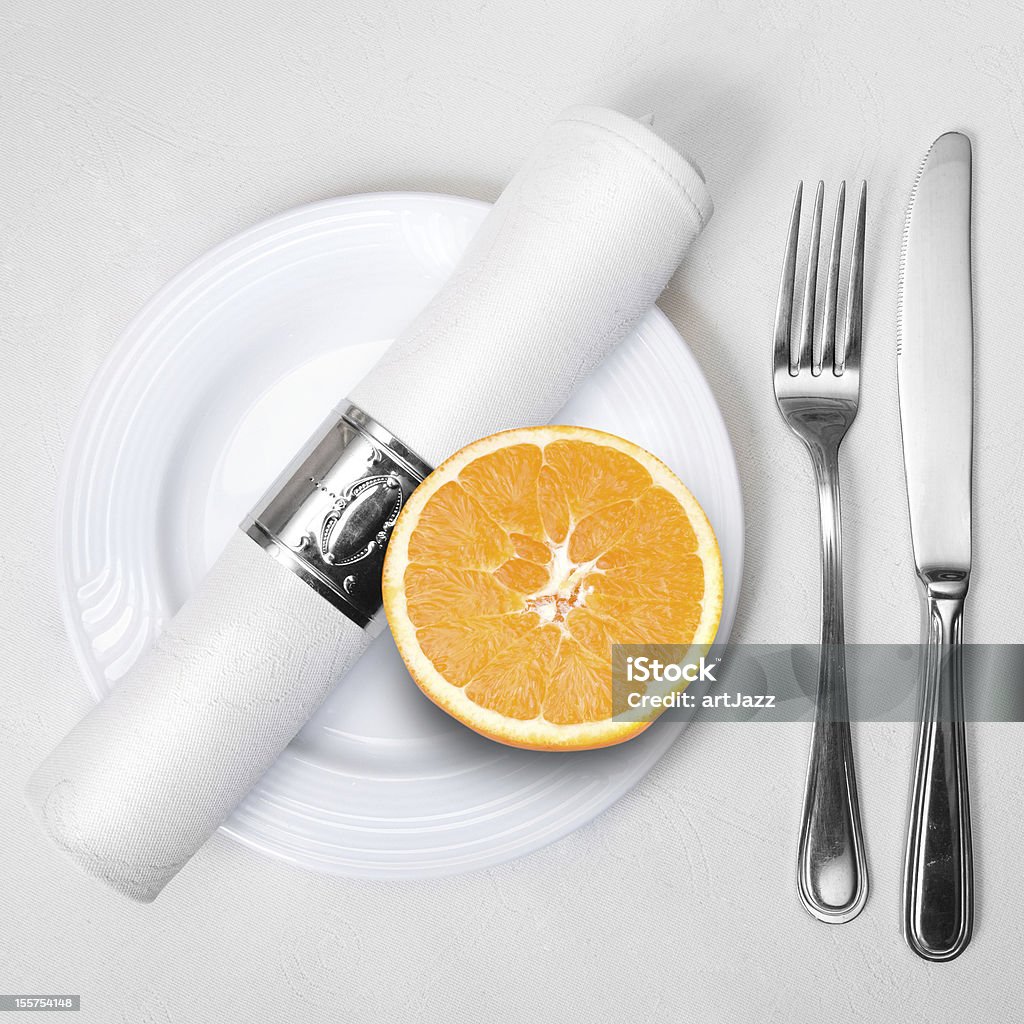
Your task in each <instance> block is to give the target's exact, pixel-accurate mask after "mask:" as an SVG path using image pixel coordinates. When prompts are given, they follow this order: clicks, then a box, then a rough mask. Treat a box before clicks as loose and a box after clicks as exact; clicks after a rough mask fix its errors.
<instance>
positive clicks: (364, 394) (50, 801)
mask: <svg viewBox="0 0 1024 1024" xmlns="http://www.w3.org/2000/svg"><path fill="white" fill-rule="evenodd" d="M711 209H712V207H711V200H710V197H709V195H708V192H707V189H706V187H705V185H704V182H703V179H702V178H701V176H700V174H699V172H698V171H697V170H696V169H695V168H694V167H693V166H692V165H691V164H690V163H689V162H687V160H685V159H684V158H683V157H681V156H680V155H679V154H678V153H677V152H676V151H675V150H674V149H673V148H672V147H671V146H669V145H668V144H667V143H666V142H665V141H663V140H662V139H661V138H659V137H658V136H657V135H655V134H654V133H653V132H652V131H651V130H650V129H649V128H647V127H645V126H644V125H642V124H640V123H638V122H636V121H633V120H631V119H630V118H628V117H625V116H624V115H622V114H618V113H616V112H614V111H611V110H605V109H601V108H595V107H575V108H572V109H570V110H568V111H566V112H565V113H564V114H562V115H561V116H560V117H559V118H558V120H557V121H555V122H554V123H553V124H552V125H551V126H550V127H549V128H548V130H547V131H546V132H545V134H544V135H543V137H542V139H541V141H540V144H539V145H538V147H537V148H536V150H535V151H534V152H533V154H532V156H531V157H530V159H529V161H528V162H527V163H526V165H525V166H524V167H523V168H522V169H521V170H520V171H519V173H518V174H517V175H516V176H515V177H514V178H513V179H512V181H511V183H510V184H509V186H508V187H507V188H506V189H505V191H504V192H503V193H502V195H501V197H500V198H499V200H498V201H497V203H496V204H495V206H494V208H493V210H492V211H491V212H490V214H489V215H488V217H487V219H486V220H485V222H484V224H483V225H482V226H481V228H480V230H479V232H478V233H477V235H476V237H475V238H474V240H473V242H472V243H471V245H470V247H469V250H468V251H467V253H466V255H465V256H464V258H463V259H462V261H461V262H460V264H459V266H458V268H457V269H456V270H455V272H454V273H453V275H452V277H451V279H450V280H449V281H448V282H447V283H446V285H445V286H444V288H443V289H442V290H441V292H440V293H439V294H438V296H437V297H436V298H435V299H434V300H433V301H432V302H431V303H430V304H429V305H428V306H427V308H426V309H425V310H424V311H423V312H422V313H421V314H420V316H419V317H417V319H416V320H415V322H414V323H413V324H412V325H411V326H410V327H409V328H408V329H407V330H406V331H405V332H404V333H403V334H402V336H401V337H400V338H398V340H396V341H395V343H394V344H393V345H392V346H391V347H390V348H389V349H388V351H387V353H386V354H385V356H384V358H383V359H382V361H381V362H380V363H379V364H378V366H377V367H375V368H374V370H373V371H372V372H371V373H370V374H369V375H368V376H367V377H366V378H365V379H364V380H363V381H362V382H361V383H360V384H359V385H358V387H356V389H355V390H354V392H352V394H351V396H350V397H351V399H352V401H354V402H355V404H356V405H358V406H359V407H360V408H361V409H362V410H363V411H364V412H366V413H368V414H369V415H370V416H372V417H373V418H374V419H375V420H376V421H377V422H379V423H381V424H383V425H384V426H385V427H386V428H387V429H388V430H389V431H391V433H392V434H394V435H395V436H397V437H398V438H399V439H400V440H401V441H403V442H404V443H405V444H406V445H408V446H409V447H410V448H412V449H413V451H415V452H416V453H417V454H418V455H419V456H420V457H421V458H422V459H424V460H425V461H427V462H428V463H431V464H433V465H436V464H438V463H439V462H440V461H442V460H443V459H444V458H445V457H447V456H448V455H450V454H451V453H452V452H453V451H455V450H456V449H458V448H460V447H462V446H463V445H464V444H467V443H468V442H470V441H472V440H475V439H476V438H478V437H482V436H484V435H486V434H490V433H493V432H495V431H497V430H501V429H504V428H507V427H513V426H522V425H524V424H532V423H545V422H547V421H549V420H550V418H551V417H552V416H553V415H554V414H555V413H556V412H557V411H558V410H559V409H560V408H561V406H562V405H563V404H564V403H565V401H566V399H567V398H568V397H569V395H570V394H571V392H572V390H573V388H574V387H575V386H576V385H577V383H578V382H579V381H581V380H582V379H583V378H584V377H585V376H586V375H587V374H588V373H589V372H590V371H591V370H592V369H593V368H594V367H595V366H596V365H597V364H598V363H599V362H600V361H601V360H602V359H603V358H604V357H605V356H606V355H607V354H608V352H609V351H610V350H611V349H612V348H613V347H614V346H615V344H616V343H617V342H619V341H620V340H622V339H623V338H624V337H625V336H626V335H627V334H628V333H629V332H630V331H631V330H632V329H633V328H634V327H635V326H636V324H637V322H638V321H639V320H640V319H641V318H642V317H643V316H644V315H645V313H646V312H647V311H648V310H649V309H650V307H651V306H652V305H653V304H654V301H655V300H656V299H657V297H658V295H659V294H660V293H661V291H662V289H663V288H664V287H665V284H666V283H667V282H668V280H669V278H670V277H671V276H672V274H673V273H674V272H675V270H676V268H677V267H678V266H679V263H680V262H681V260H682V258H683V255H684V253H685V252H686V250H687V248H688V247H689V245H690V244H691V242H692V241H693V240H694V239H695V238H696V236H697V235H698V234H699V233H700V231H701V229H702V228H703V227H704V224H705V223H706V222H707V219H708V218H709V217H710V215H711ZM342 397H343V396H340V395H339V400H340V399H341V398H342ZM367 642H368V636H367V634H366V633H365V632H364V631H363V630H362V629H360V628H359V627H358V626H356V625H355V624H354V623H353V622H352V621H350V620H349V619H348V618H346V617H345V615H344V614H343V613H342V612H341V611H339V610H337V609H336V608H335V607H334V605H332V604H330V603H329V602H328V601H327V600H325V599H324V598H323V597H321V596H320V595H319V594H317V593H316V592H315V591H314V590H313V589H312V588H311V587H309V586H308V585H307V584H306V583H305V582H303V581H302V580H300V579H299V578H298V576H296V575H294V574H293V573H292V572H291V571H289V570H288V569H287V568H285V567H283V566H282V565H281V564H279V563H278V562H277V561H275V560H274V559H273V558H271V557H269V556H268V554H267V553H266V552H265V551H264V550H263V549H262V548H261V547H260V546H259V545H257V544H256V543H255V542H254V541H253V540H251V539H250V538H249V537H248V536H246V535H245V534H243V533H241V532H240V533H239V534H237V535H236V536H235V537H234V538H233V539H232V540H231V542H230V543H229V545H228V547H227V549H226V551H225V552H224V554H223V555H222V556H221V558H220V559H219V560H218V562H217V563H216V565H215V566H214V567H213V569H211V571H210V573H209V574H208V575H207V577H206V578H205V579H204V581H203V583H202V584H201V586H200V588H199V590H198V591H197V593H196V594H195V595H194V596H193V597H192V598H191V599H190V600H189V601H188V602H187V603H186V604H185V606H184V607H183V608H182V610H181V611H180V612H179V613H178V615H177V616H176V617H175V618H174V619H173V621H172V622H171V623H170V624H169V625H168V626H167V628H166V629H165V631H164V633H163V634H162V636H161V637H160V639H159V641H158V642H157V644H156V645H155V646H154V647H153V649H152V650H151V651H150V652H148V653H147V654H146V655H144V656H143V657H142V658H141V659H140V660H139V663H138V664H137V665H136V666H135V667H134V668H133V669H132V670H131V672H129V673H128V675H127V676H126V677H125V678H124V679H122V680H121V681H120V682H119V683H118V685H117V686H116V687H115V688H114V690H113V691H112V692H111V693H110V695H109V696H108V697H106V699H105V700H103V701H102V702H101V703H100V704H98V705H97V706H96V707H95V708H94V709H93V710H92V711H90V712H89V713H88V714H87V715H86V716H85V718H84V719H83V720H82V721H81V722H80V723H79V724H78V725H77V726H76V727H75V728H74V729H73V730H72V731H71V732H70V733H69V734H68V736H66V737H65V738H64V740H63V741H61V743H60V744H59V745H58V746H57V748H56V749H55V750H54V751H53V753H52V754H51V755H50V756H49V757H48V758H47V759H46V761H45V762H44V763H43V764H42V765H41V766H40V767H39V769H38V770H37V771H36V772H35V774H34V775H33V776H32V778H31V779H30V781H29V785H28V791H27V792H28V799H29V803H30V804H31V806H32V807H33V809H34V810H35V811H36V813H37V815H38V816H39V818H40V820H41V822H42V823H43V825H44V827H45V829H46V831H47V832H48V833H49V835H50V836H51V838H52V839H53V840H54V842H55V843H57V845H58V846H60V847H61V848H62V849H63V850H65V851H66V852H67V853H68V854H70V855H71V857H73V858H74V860H75V861H77V862H78V863H79V864H80V865H81V866H82V867H83V868H84V869H85V870H87V871H88V872H90V873H91V874H93V875H95V876H97V877H99V878H101V879H103V880H104V881H106V882H107V883H108V884H109V885H111V886H112V887H113V888H115V889H116V890H118V891H119V892H121V893H123V894H125V895H127V896H129V897H132V898H134V899H137V900H141V901H144V902H148V901H150V900H152V899H153V898H155V897H156V895H157V894H158V893H159V892H160V890H161V889H162V888H163V887H164V885H166V883H167V882H168V881H169V880H170V879H171V878H172V877H173V876H174V875H175V874H176V873H177V871H178V870H179V869H180V868H181V867H182V866H183V865H184V864H185V863H186V862H187V861H188V859H189V858H190V857H191V856H192V855H193V854H194V853H195V852H196V850H198V849H199V847H200V846H201V845H202V844H203V843H204V842H205V841H206V840H207V839H208V838H209V836H210V835H211V834H212V833H213V832H214V831H215V830H216V828H217V827H218V825H219V824H220V823H221V822H222V821H223V820H224V819H225V818H226V817H227V816H228V815H229V814H230V813H231V811H232V810H233V809H234V807H235V806H236V805H237V804H238V803H239V802H240V801H241V799H242V798H243V797H244V796H245V795H246V793H247V792H248V791H249V790H250V789H251V788H252V786H253V785H254V784H255V783H256V782H257V780H258V779H259V777H260V776H261V775H262V774H263V772H264V771H266V769H267V768H268V767H269V766H270V765H271V764H272V763H273V761H274V759H275V758H276V757H277V756H278V754H280V752H281V751H282V750H283V749H284V747H285V746H286V745H287V744H288V742H289V741H290V740H291V739H292V737H293V736H294V735H295V733H296V732H297V731H298V730H299V729H300V728H301V726H302V725H303V723H304V722H305V721H306V720H307V719H308V718H309V716H310V715H311V714H312V713H313V711H315V710H316V708H317V707H318V706H319V704H320V703H321V702H322V701H323V699H324V698H325V697H326V696H327V694H328V693H329V692H330V690H331V689H332V688H333V686H334V685H335V684H336V682H337V681H338V679H339V678H340V677H341V676H342V675H343V674H344V672H345V670H346V668H347V667H348V666H349V665H351V664H352V663H353V662H354V661H355V660H356V658H358V657H359V656H360V654H362V652H363V650H364V648H365V646H366V644H367Z"/></svg>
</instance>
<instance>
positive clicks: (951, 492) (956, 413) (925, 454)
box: [896, 132, 974, 573]
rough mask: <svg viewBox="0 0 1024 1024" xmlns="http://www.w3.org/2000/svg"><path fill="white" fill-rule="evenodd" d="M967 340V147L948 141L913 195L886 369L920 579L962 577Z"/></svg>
mask: <svg viewBox="0 0 1024 1024" xmlns="http://www.w3.org/2000/svg"><path fill="white" fill-rule="evenodd" d="M973 337H974V328H973V304H972V297H971V142H970V140H969V139H968V138H967V136H966V135H961V134H959V133H958V132H949V133H947V134H946V135H942V136H940V137H939V138H938V139H936V141H935V143H934V144H933V145H932V147H931V149H930V150H929V151H928V155H927V156H926V157H925V161H924V164H923V165H922V167H921V172H920V174H919V175H918V179H917V182H916V184H915V186H914V191H913V194H912V196H911V200H910V207H909V209H908V211H907V223H906V229H905V232H904V242H903V252H902V260H901V273H900V304H899V316H898V338H897V358H896V367H897V375H898V379H899V395H900V422H901V424H902V428H903V460H904V465H905V467H906V474H907V498H908V501H909V505H910V525H911V535H912V537H913V542H914V558H915V561H916V563H917V569H918V572H920V573H929V572H932V571H936V570H940V571H941V570H952V571H958V572H969V571H970V568H971V447H972V423H973V417H974V406H973V403H974V388H973V363H974V341H973Z"/></svg>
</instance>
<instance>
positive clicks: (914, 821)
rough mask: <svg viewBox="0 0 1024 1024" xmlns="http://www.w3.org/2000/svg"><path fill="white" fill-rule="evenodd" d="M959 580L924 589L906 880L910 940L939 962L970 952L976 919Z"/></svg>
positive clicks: (905, 907)
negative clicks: (924, 616)
mask: <svg viewBox="0 0 1024 1024" xmlns="http://www.w3.org/2000/svg"><path fill="white" fill-rule="evenodd" d="M941 575H942V576H945V577H950V576H952V575H955V574H952V573H944V574H941ZM960 575H962V576H963V579H962V580H951V579H948V578H947V579H941V580H929V579H927V578H926V579H925V581H924V582H925V586H926V588H927V606H928V646H927V652H926V658H925V666H924V676H923V678H922V691H921V698H922V699H921V728H920V734H919V738H918V746H917V766H916V769H915V772H914V784H913V790H912V793H911V802H910V825H909V828H908V833H907V853H906V863H905V867H904V879H903V934H904V937H905V938H906V940H907V944H908V945H909V946H910V948H911V949H912V950H913V951H914V952H915V953H917V955H918V956H920V957H923V958H924V959H925V960H932V961H938V962H941V961H945V960H952V959H953V958H954V957H957V956H959V955H960V954H961V953H962V952H963V951H964V950H965V949H966V948H967V945H968V943H969V942H970V941H971V932H972V930H973V919H974V877H973V852H972V846H971V807H970V796H969V791H968V784H967V741H966V737H965V733H964V706H963V646H962V635H963V606H964V596H965V595H966V593H967V578H966V574H965V573H964V574H960Z"/></svg>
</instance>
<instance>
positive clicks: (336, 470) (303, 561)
mask: <svg viewBox="0 0 1024 1024" xmlns="http://www.w3.org/2000/svg"><path fill="white" fill-rule="evenodd" d="M430 471H431V467H430V466H428V465H427V464H426V463H425V462H424V461H423V460H422V459H421V458H420V457H419V456H418V455H416V453H415V452H413V451H412V450H411V449H410V448H408V447H407V446H406V445H404V444H403V443H402V442H401V441H399V440H398V438H396V437H394V436H393V435H392V434H391V433H390V432H389V431H388V430H386V429H385V428H384V427H382V426H381V425H380V424H379V423H377V422H376V421H375V420H374V419H372V418H371V417H370V416H368V415H367V414H366V413H365V412H363V411H362V409H359V408H358V407H357V406H355V405H352V404H351V403H350V402H346V403H345V404H344V405H343V406H342V407H341V409H339V410H338V411H336V412H335V413H333V414H332V415H331V416H329V417H328V418H327V420H326V421H325V422H324V424H323V426H322V427H321V429H320V430H319V431H317V432H316V433H315V434H314V435H313V437H312V438H311V439H310V440H309V442H308V443H307V444H306V446H305V447H304V448H303V449H302V450H301V451H300V452H299V454H298V455H297V456H296V457H295V458H294V459H293V460H292V462H291V464H290V465H289V466H288V468H287V469H286V470H285V471H284V472H283V473H282V474H281V475H280V476H279V477H278V478H277V480H276V481H275V482H274V484H273V485H272V486H271V488H270V490H269V491H267V494H266V495H265V496H264V497H263V499H262V500H261V501H260V503H259V504H258V505H257V506H256V508H255V509H254V510H253V511H252V513H251V514H250V516H249V517H248V518H247V519H246V520H245V522H244V523H243V524H242V529H243V530H245V532H246V533H247V534H248V535H249V536H250V537H252V539H253V540H255V541H256V542H257V543H258V544H260V546H261V547H263V549H264V550H265V551H267V553H268V554H270V555H271V556H272V557H274V558H276V559H277V560H278V561H279V562H280V563H281V564H282V565H284V566H286V567H287V568H288V569H290V570H291V571H292V572H294V573H295V575H296V576H298V577H299V578H300V579H302V580H303V581H305V582H306V583H308V584H309V585H310V586H311V587H312V588H313V589H314V590H315V591H316V592H317V593H318V594H320V595H321V596H323V597H325V598H327V600H328V601H330V602H331V604H333V605H334V606H335V607H336V608H337V609H338V610H339V611H341V612H344V613H345V615H347V616H348V617H349V618H350V619H351V620H352V621H353V622H355V623H356V625H358V626H360V627H362V628H363V629H366V630H368V631H369V632H371V633H373V634H374V635H376V634H377V633H379V632H381V631H382V630H383V628H384V615H383V611H382V599H381V573H382V571H383V568H384V551H385V548H386V547H387V543H388V540H389V538H390V536H391V529H392V527H393V526H394V525H395V520H396V519H397V518H398V513H399V512H401V511H402V508H403V506H404V505H405V502H406V500H407V499H408V497H409V495H410V494H411V493H412V492H413V490H414V489H415V488H416V487H417V486H418V485H419V484H420V483H421V482H422V480H423V479H424V477H426V476H427V474H428V473H429V472H430Z"/></svg>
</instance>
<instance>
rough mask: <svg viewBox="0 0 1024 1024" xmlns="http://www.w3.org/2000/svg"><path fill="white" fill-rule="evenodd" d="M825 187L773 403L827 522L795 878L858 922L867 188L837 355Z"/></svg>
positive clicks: (781, 338)
mask: <svg viewBox="0 0 1024 1024" xmlns="http://www.w3.org/2000/svg"><path fill="white" fill-rule="evenodd" d="M824 194H825V186H824V183H823V182H818V191H817V195H816V196H815V200H814V216H813V219H812V221H811V241H810V248H809V251H808V256H807V276H806V280H805V284H804V301H803V316H802V318H801V324H800V334H799V337H798V339H797V341H796V344H795V345H793V344H792V343H791V338H790V335H791V329H792V321H793V291H794V287H795V283H796V262H797V241H798V239H799V235H800V203H801V198H802V195H803V182H801V183H800V186H799V187H798V188H797V191H796V199H795V200H794V202H793V215H792V218H791V220H790V225H789V240H788V242H787V244H786V262H785V264H784V266H783V271H782V284H781V286H780V288H779V305H778V310H777V312H776V314H775V372H774V377H775V399H776V401H777V402H778V403H779V409H780V411H781V412H782V415H783V418H784V419H785V420H786V422H787V423H788V424H789V426H790V428H791V429H792V431H793V433H795V434H796V435H797V437H799V438H800V440H801V441H803V443H804V444H805V445H806V446H807V450H808V452H810V455H811V464H812V466H813V467H814V478H815V481H816V482H817V485H818V501H819V509H820V515H821V606H822V608H821V653H820V655H819V659H818V688H817V696H816V699H815V707H814V728H813V732H812V734H811V751H810V756H809V758H808V763H807V782H806V786H805V789H804V804H803V815H802V823H801V828H800V847H799V854H798V863H797V872H798V873H797V878H798V884H799V889H800V898H801V900H802V901H803V904H804V906H805V907H806V908H807V910H808V911H810V913H811V914H813V915H814V916H815V917H816V918H818V920H819V921H825V922H828V923H830V924H841V923H843V922H844V921H851V920H853V918H855V917H856V916H857V915H858V914H859V913H860V912H861V910H863V909H864V903H865V901H866V900H867V896H868V875H867V865H866V863H865V859H864V837H863V834H862V832H861V824H860V807H859V805H858V803H857V780H856V778H855V775H854V767H853V743H852V740H851V738H850V722H849V711H848V706H847V697H846V656H845V651H844V647H843V644H844V640H843V566H842V551H841V536H842V534H841V530H840V507H839V445H840V444H841V443H842V440H843V438H844V437H845V436H846V432H847V430H848V429H849V428H850V424H851V423H852V422H853V420H854V418H855V417H856V415H857V404H858V401H859V399H860V349H861V324H862V318H863V309H864V220H865V215H866V210H867V183H864V184H863V185H862V187H861V193H860V208H859V211H858V214H857V229H856V233H855V235H854V241H853V259H852V263H851V270H850V287H849V298H848V302H847V308H846V328H845V332H844V333H845V336H844V339H843V343H842V345H841V346H837V345H836V312H837V305H838V298H839V265H840V257H841V253H842V244H843V211H844V208H845V203H846V183H845V182H843V185H842V187H841V188H840V190H839V200H838V203H837V205H836V218H835V226H834V228H833V232H832V247H831V251H830V253H829V259H828V280H827V282H826V286H825V312H824V317H823V324H822V332H821V334H822V337H821V339H820V344H819V345H817V346H816V345H815V344H814V340H815V339H814V333H815V332H814V321H815V315H814V314H815V296H816V292H817V284H818V249H819V243H820V239H821V210H822V203H823V200H824Z"/></svg>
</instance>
